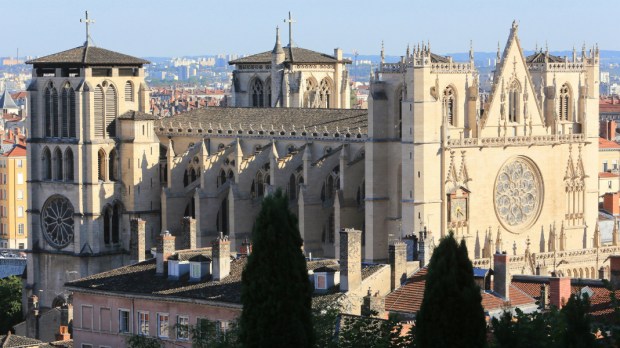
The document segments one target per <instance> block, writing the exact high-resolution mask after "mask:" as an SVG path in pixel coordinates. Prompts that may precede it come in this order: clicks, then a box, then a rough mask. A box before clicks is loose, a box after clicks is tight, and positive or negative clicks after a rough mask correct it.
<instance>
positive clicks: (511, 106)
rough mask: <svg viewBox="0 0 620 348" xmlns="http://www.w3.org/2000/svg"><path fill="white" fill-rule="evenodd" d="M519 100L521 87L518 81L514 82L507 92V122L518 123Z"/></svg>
mask: <svg viewBox="0 0 620 348" xmlns="http://www.w3.org/2000/svg"><path fill="white" fill-rule="evenodd" d="M520 99H521V85H520V84H519V81H517V80H514V81H513V82H512V84H511V85H510V90H509V92H508V121H509V122H518V121H519V112H520V111H521V110H520V109H519V102H520Z"/></svg>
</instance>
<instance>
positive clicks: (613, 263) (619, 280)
mask: <svg viewBox="0 0 620 348" xmlns="http://www.w3.org/2000/svg"><path fill="white" fill-rule="evenodd" d="M609 282H610V283H611V286H612V287H613V288H614V289H620V255H611V256H609Z"/></svg>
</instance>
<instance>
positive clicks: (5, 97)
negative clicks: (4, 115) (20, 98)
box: [0, 89, 19, 109]
mask: <svg viewBox="0 0 620 348" xmlns="http://www.w3.org/2000/svg"><path fill="white" fill-rule="evenodd" d="M0 109H19V107H18V106H17V104H15V101H14V100H13V98H12V97H11V95H10V94H9V91H8V90H7V89H5V90H4V93H2V97H0Z"/></svg>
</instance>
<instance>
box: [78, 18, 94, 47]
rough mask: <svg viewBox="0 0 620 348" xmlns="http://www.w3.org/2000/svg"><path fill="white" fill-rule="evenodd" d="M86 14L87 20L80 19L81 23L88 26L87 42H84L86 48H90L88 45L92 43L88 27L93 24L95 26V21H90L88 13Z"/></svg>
mask: <svg viewBox="0 0 620 348" xmlns="http://www.w3.org/2000/svg"><path fill="white" fill-rule="evenodd" d="M85 12H86V18H84V19H83V18H80V23H84V24H85V25H86V41H85V42H84V46H88V43H89V42H90V34H89V33H88V26H89V25H90V24H91V23H93V24H95V20H94V19H88V11H85Z"/></svg>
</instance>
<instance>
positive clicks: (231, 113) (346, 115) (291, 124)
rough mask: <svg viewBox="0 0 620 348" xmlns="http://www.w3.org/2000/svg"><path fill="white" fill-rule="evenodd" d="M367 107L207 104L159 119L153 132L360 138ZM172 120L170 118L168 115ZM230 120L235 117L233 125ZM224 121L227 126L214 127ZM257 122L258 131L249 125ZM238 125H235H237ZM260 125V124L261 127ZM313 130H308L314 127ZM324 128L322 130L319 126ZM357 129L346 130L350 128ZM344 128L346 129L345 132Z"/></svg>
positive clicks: (364, 132) (366, 122) (364, 129)
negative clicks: (305, 107)
mask: <svg viewBox="0 0 620 348" xmlns="http://www.w3.org/2000/svg"><path fill="white" fill-rule="evenodd" d="M367 116H368V110H364V109H300V108H247V107H211V108H203V109H194V110H191V111H188V112H183V113H180V114H177V115H175V116H174V117H173V119H174V124H169V122H163V121H161V122H160V123H159V127H158V128H157V129H156V132H157V133H160V134H168V133H197V134H213V133H214V134H222V135H228V136H231V135H237V136H238V135H246V134H247V135H259V136H261V135H262V136H315V137H317V136H323V137H325V136H329V137H332V136H333V137H346V138H361V137H362V136H363V135H365V134H366V129H367V128H368V120H367ZM302 119H303V120H304V122H305V124H304V125H302V128H303V129H309V130H308V131H305V130H304V131H301V132H300V131H298V130H296V128H299V121H300V120H302ZM170 120H171V121H172V118H170ZM230 120H235V123H234V126H233V124H232V123H230V122H229V121H230ZM196 124H202V125H206V124H209V125H211V126H210V127H209V128H196V127H194V128H193V129H191V127H189V125H196ZM218 124H220V125H221V124H224V125H225V124H228V125H229V126H228V127H220V128H218V127H214V125H218ZM253 124H261V127H260V129H261V130H254V129H253V127H251V126H250V125H253ZM238 125H239V126H238ZM263 125H264V127H263ZM315 126H316V127H317V130H315V131H314V132H310V130H311V129H312V128H314V127H315ZM324 128H327V130H325V131H323V130H322V129H324ZM356 129H357V130H358V131H357V132H355V131H354V132H350V130H356ZM344 130H349V132H348V133H345V132H344Z"/></svg>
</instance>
